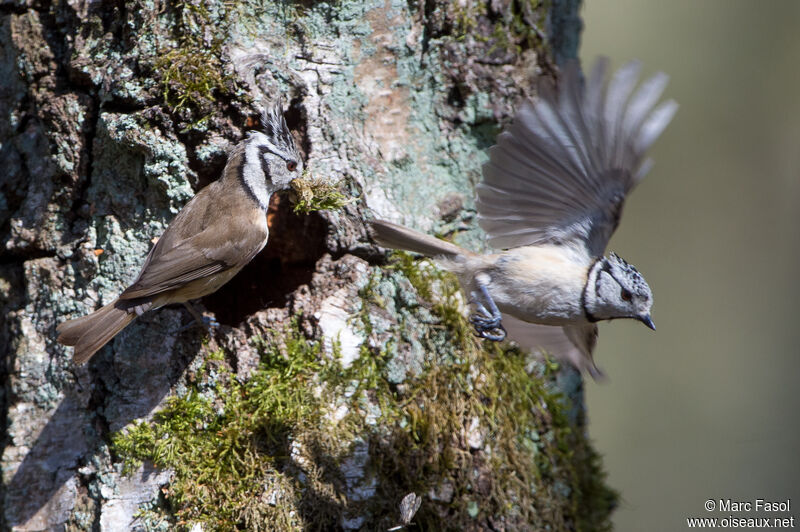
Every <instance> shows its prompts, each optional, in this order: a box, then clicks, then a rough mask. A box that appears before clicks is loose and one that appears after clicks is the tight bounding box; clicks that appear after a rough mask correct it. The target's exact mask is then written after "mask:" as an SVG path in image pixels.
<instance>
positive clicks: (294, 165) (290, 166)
mask: <svg viewBox="0 0 800 532" xmlns="http://www.w3.org/2000/svg"><path fill="white" fill-rule="evenodd" d="M286 169H287V170H289V171H290V172H294V171H295V170H297V163H296V162H294V161H286Z"/></svg>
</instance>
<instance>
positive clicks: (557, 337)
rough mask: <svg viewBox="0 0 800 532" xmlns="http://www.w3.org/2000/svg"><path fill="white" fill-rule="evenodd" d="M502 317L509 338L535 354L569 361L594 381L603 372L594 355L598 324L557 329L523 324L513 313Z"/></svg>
mask: <svg viewBox="0 0 800 532" xmlns="http://www.w3.org/2000/svg"><path fill="white" fill-rule="evenodd" d="M502 314H503V327H505V329H506V332H507V333H508V339H509V340H513V341H514V342H516V343H517V345H519V346H520V347H521V348H523V349H525V350H527V351H530V352H532V353H534V354H537V355H541V354H542V353H543V352H546V353H547V354H549V355H551V356H553V357H555V358H557V359H558V360H560V361H562V362H567V363H569V364H571V365H572V366H574V367H575V368H576V369H577V370H578V371H586V372H588V373H589V374H590V375H591V376H592V377H593V378H594V379H595V380H599V379H601V378H602V377H603V372H602V371H601V370H600V369H599V368H598V367H597V365H595V363H594V358H593V357H592V352H593V351H594V346H595V344H596V343H597V325H596V324H594V323H585V324H579V325H567V326H565V327H558V326H553V325H539V324H536V323H529V322H527V321H522V320H520V319H518V318H515V317H514V316H511V315H510V314H505V313H502Z"/></svg>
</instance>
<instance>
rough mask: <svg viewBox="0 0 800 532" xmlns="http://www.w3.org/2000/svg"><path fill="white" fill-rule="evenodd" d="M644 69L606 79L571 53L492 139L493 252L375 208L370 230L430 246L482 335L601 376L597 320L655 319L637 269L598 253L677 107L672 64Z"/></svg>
mask: <svg viewBox="0 0 800 532" xmlns="http://www.w3.org/2000/svg"><path fill="white" fill-rule="evenodd" d="M640 69H641V66H640V63H639V62H636V61H634V62H630V63H628V64H626V65H624V66H623V67H622V68H620V69H619V70H618V71H617V72H616V73H614V74H613V76H611V79H610V81H608V82H606V79H607V77H608V61H607V60H606V59H600V60H598V61H597V63H596V64H595V65H594V67H593V69H592V70H591V72H590V74H589V76H588V78H587V79H586V80H585V82H584V80H583V78H582V76H581V72H580V69H579V66H578V64H577V62H574V63H571V64H568V65H567V66H566V67H565V68H564V69H563V70H562V73H561V78H560V82H559V87H558V89H557V90H550V91H545V92H543V93H542V94H541V95H540V96H539V97H538V98H537V99H535V100H533V101H526V102H525V103H524V104H522V106H521V107H520V109H519V110H518V111H517V113H516V116H515V117H514V120H513V123H512V125H511V126H510V127H509V128H508V129H507V130H506V131H505V132H503V133H501V134H500V135H499V137H498V139H497V144H496V145H495V146H492V147H491V148H490V149H489V161H488V162H487V163H486V164H484V166H483V181H482V182H481V183H480V184H479V185H478V186H477V200H476V206H477V210H478V223H479V224H480V226H481V227H482V228H483V230H484V231H485V232H486V234H487V236H488V243H489V245H490V246H491V247H493V248H495V249H497V250H498V251H497V252H496V253H493V254H485V255H481V254H476V253H473V252H471V251H468V250H465V249H463V248H461V247H459V246H456V245H454V244H452V243H449V242H445V241H443V240H440V239H438V238H435V237H433V236H430V235H425V234H423V233H420V232H418V231H415V230H412V229H409V228H406V227H403V226H400V225H397V224H393V223H391V222H387V221H381V220H373V221H372V222H370V225H371V228H372V233H373V236H374V237H375V240H376V241H377V242H378V243H379V244H381V245H382V246H385V247H389V248H396V249H404V250H408V251H413V252H416V253H422V254H424V255H427V256H431V257H435V258H437V259H438V262H439V264H441V265H442V267H444V268H445V269H448V270H450V271H452V272H454V273H455V274H457V276H458V277H459V280H460V282H461V285H462V287H463V288H464V290H465V292H466V293H468V294H469V295H470V300H471V302H472V303H473V304H474V306H475V309H476V311H475V313H474V314H472V315H471V317H470V320H471V322H472V324H473V326H474V327H475V330H476V332H477V334H479V335H480V336H482V337H484V338H487V339H490V340H496V341H500V340H503V339H505V337H506V334H507V333H508V337H509V338H510V339H512V340H515V341H516V342H517V343H518V344H519V345H520V346H522V347H525V348H528V349H531V350H537V351H538V350H546V351H548V352H549V353H552V354H554V355H556V356H559V357H561V358H563V359H565V360H567V361H568V362H570V363H571V364H573V365H574V366H575V367H576V368H578V369H579V370H585V371H587V372H589V373H590V374H591V375H592V376H593V377H594V378H598V377H599V376H601V375H602V372H601V371H600V370H599V369H598V368H597V366H596V365H595V363H594V359H593V356H592V352H593V350H594V347H595V344H596V340H597V322H598V321H601V320H611V319H615V318H632V319H636V320H639V321H641V322H642V323H644V324H645V325H646V326H648V327H650V328H651V329H654V330H655V325H654V324H653V320H652V318H651V315H650V311H651V307H652V304H653V295H652V292H651V290H650V287H649V286H648V284H647V282H646V281H645V280H644V277H642V275H641V274H640V273H639V272H638V271H637V270H636V268H634V267H633V266H632V265H630V264H628V263H627V262H626V261H624V260H623V259H622V258H621V257H619V256H618V255H616V254H614V253H611V254H609V255H608V256H605V250H606V246H607V245H608V241H609V239H610V238H611V235H612V234H613V232H614V230H615V229H616V228H617V225H618V224H619V221H620V216H621V214H622V207H623V204H624V202H625V198H626V197H627V195H628V193H630V191H631V190H632V189H633V188H634V187H635V186H636V184H637V183H639V181H641V179H642V178H643V177H644V175H645V174H646V173H647V171H648V170H649V169H650V166H651V163H650V161H649V160H648V159H646V157H645V154H646V152H647V150H648V148H650V146H651V145H652V144H653V142H655V140H656V139H657V138H658V137H659V135H660V134H661V133H662V131H663V130H664V128H665V127H666V126H667V124H668V123H669V122H670V120H671V119H672V117H673V115H674V114H675V111H676V110H677V104H676V103H675V102H674V101H666V102H663V103H661V104H659V105H657V103H658V100H659V99H660V97H661V94H662V92H663V90H664V87H665V86H666V83H667V79H668V78H667V76H666V75H665V74H663V73H658V74H656V75H654V76H653V77H651V78H649V79H647V80H646V81H644V82H643V83H641V84H640V85H639V86H638V88H637V80H638V78H639V72H640Z"/></svg>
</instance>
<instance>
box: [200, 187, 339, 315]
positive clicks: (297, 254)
mask: <svg viewBox="0 0 800 532" xmlns="http://www.w3.org/2000/svg"><path fill="white" fill-rule="evenodd" d="M267 222H268V224H269V241H268V242H267V245H266V247H265V248H264V249H263V250H261V253H259V254H258V255H256V257H255V258H254V259H253V260H252V261H250V264H248V265H247V266H245V267H244V268H243V269H242V271H240V272H239V273H238V274H237V275H236V277H234V278H233V279H231V280H230V281H229V282H228V283H227V284H226V285H225V286H223V287H222V288H220V289H219V290H217V291H216V292H214V293H213V294H210V295H208V296H206V297H204V298H203V305H205V307H206V308H207V309H208V310H209V311H211V312H213V313H214V315H215V316H216V318H217V321H219V322H220V323H222V324H225V325H229V326H231V327H236V326H238V325H240V324H241V323H242V322H244V321H245V319H246V318H247V317H248V316H250V315H252V314H255V313H256V312H258V311H261V310H264V309H267V308H283V307H285V306H286V304H287V301H288V299H289V297H290V295H291V294H292V293H293V292H294V291H295V290H297V288H298V287H300V286H301V285H303V284H308V283H309V282H311V276H312V275H313V274H314V271H315V267H316V263H317V261H318V260H319V259H320V258H321V257H322V256H323V255H324V254H325V253H326V251H327V250H326V247H325V237H326V234H327V223H326V222H325V220H324V219H323V218H322V216H320V215H319V214H318V213H312V214H310V215H300V214H295V213H293V212H292V208H291V205H290V202H289V201H287V199H286V198H285V197H284V196H283V195H279V194H276V195H273V197H272V201H271V203H270V208H269V212H268V213H267Z"/></svg>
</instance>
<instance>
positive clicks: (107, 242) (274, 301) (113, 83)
mask: <svg viewBox="0 0 800 532" xmlns="http://www.w3.org/2000/svg"><path fill="white" fill-rule="evenodd" d="M578 6H579V2H577V1H576V0H563V1H557V0H553V1H552V2H550V3H542V4H540V3H537V2H529V1H526V0H513V1H512V0H491V1H478V0H464V1H460V2H449V1H445V0H421V1H419V2H417V1H410V0H409V1H408V2H400V1H396V0H394V1H393V0H385V1H384V0H372V1H371V0H338V1H331V2H315V1H298V2H285V1H275V2H271V1H267V2H249V1H244V2H241V3H221V2H220V3H217V2H204V1H203V0H189V1H187V2H161V1H159V0H156V1H150V0H107V1H105V0H104V1H102V2H93V1H88V0H74V1H68V2H61V3H55V2H50V1H48V0H16V1H14V0H11V1H3V2H2V3H0V43H1V44H0V73H1V74H2V80H3V81H2V84H1V85H0V109H2V116H0V161H2V165H1V166H2V168H3V169H4V171H3V174H2V176H1V177H0V234H1V235H2V243H3V245H2V249H0V304H2V312H0V346H3V348H4V351H3V353H2V362H1V363H2V367H0V371H2V375H3V384H4V385H3V388H2V396H1V397H0V414H1V415H2V417H3V419H4V420H5V424H4V426H5V427H6V430H5V432H4V433H3V439H2V444H3V449H4V450H3V455H2V465H3V477H2V478H3V482H2V493H1V494H0V504H1V505H2V508H1V509H2V517H1V518H0V519H2V524H3V527H4V528H10V529H18V530H45V529H47V530H50V529H55V530H63V529H70V530H77V529H80V530H97V529H100V530H129V529H148V530H149V529H162V530H165V529H173V528H178V529H192V530H195V529H193V528H192V527H193V526H195V525H197V524H199V526H200V527H201V529H205V530H213V529H234V528H237V527H240V528H242V527H244V528H246V529H263V530H274V529H298V528H299V529H311V530H335V529H348V530H355V529H363V530H380V529H383V530H385V529H388V528H390V527H392V526H399V525H403V524H406V522H407V521H410V524H409V525H408V526H409V528H410V529H414V528H415V527H421V528H425V529H432V530H447V529H451V530H526V529H527V530H535V529H541V528H544V527H545V526H548V527H550V529H553V530H561V529H572V530H579V529H583V530H587V529H602V528H606V527H607V526H608V517H609V514H610V512H611V509H612V507H613V502H614V496H613V493H612V492H611V491H610V490H609V489H608V488H607V487H606V486H605V484H604V480H603V475H602V472H601V471H600V469H599V464H598V459H597V457H596V456H595V454H594V452H593V451H592V449H591V446H590V445H589V444H588V443H587V441H586V439H585V437H584V431H585V427H584V415H583V400H582V392H581V390H582V387H581V381H580V377H579V376H577V375H575V374H574V373H573V372H572V371H570V370H568V369H562V370H558V371H555V370H554V369H553V367H552V365H549V364H546V363H539V362H533V361H531V360H528V359H527V357H526V356H525V355H524V354H521V353H518V352H516V351H514V350H513V348H510V347H508V346H506V347H503V348H502V349H501V348H498V347H497V346H493V345H488V344H482V343H480V342H478V341H477V340H475V339H474V338H472V337H471V336H470V335H469V334H468V333H469V331H468V329H467V328H466V327H465V322H464V321H463V313H464V308H463V307H464V303H463V298H461V296H460V295H459V294H458V293H457V292H456V291H455V290H454V289H453V285H452V279H450V278H449V277H447V276H445V275H443V274H441V273H440V272H438V271H437V270H435V268H433V267H432V266H431V265H430V264H429V263H426V262H418V261H414V260H411V259H410V258H409V257H407V256H404V255H396V256H393V257H390V258H387V256H386V255H385V254H384V253H383V252H382V251H381V250H380V249H378V248H377V247H375V246H374V245H373V244H372V243H371V242H370V240H369V238H368V236H367V234H366V231H365V227H364V220H366V219H368V218H369V217H372V216H377V217H380V218H386V219H391V220H394V221H398V222H401V223H405V224H408V225H411V226H414V227H417V228H420V229H422V230H426V231H429V232H434V233H438V234H442V235H448V236H451V237H454V238H455V239H456V240H457V241H458V242H459V243H461V244H462V245H465V246H469V247H471V248H473V249H476V250H480V249H482V248H483V246H484V244H483V242H482V235H481V233H480V231H479V230H478V229H477V228H476V224H475V223H474V217H475V211H474V205H473V187H474V185H475V184H476V183H477V182H478V181H479V180H480V165H481V163H482V161H484V160H485V154H484V150H485V148H487V147H488V146H489V145H491V144H492V143H493V139H494V137H495V136H496V134H497V133H498V132H499V131H500V128H501V127H502V126H503V125H504V124H506V123H507V122H508V121H509V119H510V116H511V113H512V110H513V109H514V108H515V106H516V105H517V104H518V103H519V101H520V100H521V99H522V98H524V97H527V96H530V95H532V94H533V93H534V92H535V91H534V86H535V81H536V80H537V79H538V78H552V77H554V76H555V75H556V73H557V68H556V62H560V61H563V60H565V59H569V58H573V57H575V54H576V49H577V43H578V37H579V31H580V20H579V18H578V16H577V10H578ZM279 94H282V95H283V101H284V103H285V107H286V109H287V113H286V116H287V121H288V122H289V125H290V127H291V128H292V129H293V131H294V132H295V133H296V136H297V140H298V141H299V145H300V146H301V150H302V151H303V152H304V155H305V156H306V160H307V162H306V166H307V168H308V169H310V171H311V173H312V174H313V175H315V176H317V177H321V178H324V179H325V180H327V181H329V182H333V183H337V182H340V183H342V186H343V190H344V191H345V192H346V195H347V196H350V197H352V198H357V199H356V201H354V202H352V203H349V204H347V205H345V206H344V207H343V208H341V209H338V210H332V211H320V212H315V213H312V214H310V215H299V214H295V213H293V212H292V210H291V201H289V200H288V198H287V197H286V196H282V197H279V198H276V200H275V201H274V204H273V208H272V211H271V213H270V217H269V221H270V228H271V229H270V230H271V234H270V240H269V243H268V245H267V248H266V249H265V250H264V251H263V252H262V253H261V254H260V255H259V256H258V257H257V258H256V259H255V260H254V261H253V262H252V263H251V264H250V265H249V266H248V267H247V268H245V270H243V271H242V272H241V273H240V274H239V275H238V276H237V277H236V278H235V279H234V280H233V281H231V282H230V283H229V284H228V285H226V286H225V287H223V288H222V289H221V290H220V291H218V292H217V293H216V294H213V295H211V296H208V297H206V298H204V299H203V301H202V302H201V303H202V305H203V306H204V307H205V309H206V310H207V311H209V312H211V313H213V314H214V315H215V316H216V318H217V320H218V321H219V322H220V323H221V324H222V325H221V326H220V327H219V328H218V329H217V330H215V331H213V332H212V333H210V334H209V335H204V333H203V331H202V330H200V329H187V330H182V329H181V328H182V325H184V324H186V323H188V322H189V321H190V317H189V315H188V314H187V313H186V311H185V310H183V309H182V308H164V309H161V310H159V311H157V312H154V313H151V314H148V315H146V316H145V317H143V318H141V319H139V320H137V321H136V322H134V323H133V324H132V325H131V326H129V327H128V328H127V329H126V330H125V331H124V332H123V333H121V334H120V335H119V336H118V337H117V338H116V339H115V340H114V341H113V342H112V343H111V344H110V345H109V346H107V347H106V348H104V349H103V350H102V351H100V352H99V353H98V354H97V355H96V356H95V358H94V359H93V360H92V361H91V362H90V363H89V364H88V365H86V366H79V367H76V366H74V365H73V364H72V362H71V360H70V357H71V351H70V350H69V349H67V348H64V347H63V346H61V345H59V344H58V343H56V341H55V337H56V334H55V327H56V325H57V324H58V323H60V322H61V321H63V320H65V319H67V318H70V317H76V316H78V315H83V314H86V313H88V312H90V311H92V310H94V309H96V308H98V307H99V306H100V305H103V304H105V303H108V302H109V301H111V300H113V298H114V297H115V296H116V295H117V294H118V293H119V292H120V291H121V290H122V289H124V288H125V286H127V285H128V284H129V283H130V282H131V281H132V280H133V279H134V278H135V276H136V274H137V273H138V268H139V267H140V265H141V263H142V261H143V259H144V257H145V255H146V254H147V252H148V250H149V248H150V246H151V245H152V242H153V241H154V239H156V238H157V237H158V236H159V235H160V234H161V233H162V232H163V230H164V229H165V228H166V226H167V225H168V223H169V221H170V220H171V219H172V217H173V216H174V215H175V214H176V213H177V212H178V210H179V209H180V208H181V206H182V205H183V204H185V202H186V201H187V200H188V199H189V198H190V197H191V196H192V194H193V193H194V192H195V191H197V190H199V189H200V188H202V187H203V186H205V185H206V184H208V183H209V182H211V181H212V180H214V179H216V178H217V177H218V176H219V174H220V172H221V170H222V167H223V166H224V164H225V161H226V149H227V148H229V147H230V146H232V145H233V144H235V143H236V142H238V141H239V140H240V139H242V138H243V136H244V133H245V130H246V129H247V127H248V126H247V124H248V123H251V122H252V118H253V117H255V116H257V114H258V112H259V111H260V109H261V107H262V106H263V105H266V104H267V103H269V102H271V101H274V100H275V99H276V97H277V96H278V95H279ZM281 394H286V395H285V396H282V395H281ZM170 398H172V399H170ZM273 399H274V400H275V401H277V403H275V404H273V403H272V402H270V401H272V400H273ZM276 405H277V406H276ZM251 407H252V408H251ZM193 409H197V410H193ZM192 419H195V420H196V424H193V425H191V427H189V428H186V426H185V425H180V423H179V422H184V421H185V422H187V423H189V421H190V420H192ZM190 424H191V423H190ZM209 427H213V430H210V429H209ZM134 436H135V437H138V438H140V439H139V440H136V441H134V440H135V437H134ZM148 438H149V439H148ZM143 442H144V443H143ZM164 442H168V443H169V445H165V443H164ZM226 446H229V447H226ZM198 449H202V452H203V453H211V454H210V455H209V457H208V463H205V462H202V458H197V459H196V460H195V461H191V460H189V459H188V458H187V456H189V455H191V454H192V452H193V450H194V451H197V450H198ZM220 449H223V450H224V449H231V452H232V453H233V454H234V455H236V456H237V457H239V458H238V461H235V460H234V461H232V462H230V463H231V464H233V465H232V466H231V469H230V470H224V471H223V469H224V468H222V466H221V464H227V463H228V462H226V460H228V458H226V457H225V456H224V455H223V454H224V453H221V452H220V454H219V455H217V454H215V453H217V452H218V451H219V450H220ZM166 450H169V452H167V451H166ZM178 450H180V452H178ZM161 451H164V453H161ZM198 452H199V451H198ZM159 453H161V454H159ZM170 453H172V454H170ZM177 455H180V456H177ZM212 455H213V456H212ZM197 460H199V461H197ZM245 462H246V463H247V464H248V465H246V466H245V465H244V464H245ZM215 467H216V469H214V468H215ZM212 470H213V474H214V475H216V476H214V477H213V479H211V478H210V477H208V476H203V475H205V474H206V473H208V472H209V471H212ZM232 486H235V487H232ZM408 493H415V494H416V495H418V496H419V497H420V498H421V504H420V508H419V511H418V512H417V513H416V515H414V516H413V517H411V518H409V519H404V517H403V515H402V513H403V512H401V508H400V504H401V500H402V499H403V496H404V495H406V494H408ZM407 513H408V512H407Z"/></svg>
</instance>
